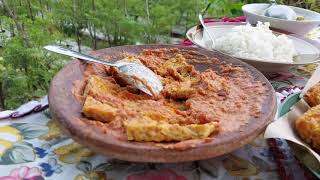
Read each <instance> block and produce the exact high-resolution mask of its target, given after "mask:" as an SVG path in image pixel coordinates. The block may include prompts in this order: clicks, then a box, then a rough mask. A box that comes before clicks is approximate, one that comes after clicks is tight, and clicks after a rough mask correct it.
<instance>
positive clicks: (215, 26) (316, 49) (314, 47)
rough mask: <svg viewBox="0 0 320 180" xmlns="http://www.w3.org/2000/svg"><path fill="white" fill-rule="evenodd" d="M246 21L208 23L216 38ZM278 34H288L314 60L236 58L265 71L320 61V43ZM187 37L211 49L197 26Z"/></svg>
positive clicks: (298, 49) (282, 69) (292, 35)
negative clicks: (285, 61) (274, 60)
mask: <svg viewBox="0 0 320 180" xmlns="http://www.w3.org/2000/svg"><path fill="white" fill-rule="evenodd" d="M245 24H246V23H217V22H214V23H207V24H206V25H207V27H208V29H209V31H210V33H211V34H212V35H214V37H215V38H219V37H221V36H224V35H226V34H227V33H228V32H230V31H231V29H232V28H233V27H235V26H239V25H245ZM273 32H274V33H275V34H276V35H280V34H286V35H287V36H288V38H289V39H291V40H292V42H293V44H294V46H295V48H296V50H297V52H298V54H314V56H310V57H309V58H310V59H312V61H311V62H310V61H308V59H309V58H308V59H305V60H304V59H300V60H297V62H294V63H281V62H269V61H265V60H256V59H243V58H240V57H236V56H233V57H235V58H238V59H241V60H243V61H245V62H247V63H249V64H251V65H253V66H254V67H256V68H257V69H259V70H261V71H264V72H275V71H286V70H288V69H289V68H290V67H292V66H295V65H303V64H310V63H315V62H317V61H319V60H320V59H317V57H319V54H320V45H319V43H317V42H316V41H312V40H310V39H306V38H303V37H301V36H298V35H295V34H290V35H288V34H289V33H281V32H279V31H277V30H274V31H273ZM187 37H188V39H189V40H190V41H192V42H193V43H194V44H196V45H197V46H200V47H202V48H205V49H209V48H207V47H206V46H205V43H204V41H203V36H202V29H197V27H193V28H191V29H190V30H189V31H188V32H187Z"/></svg>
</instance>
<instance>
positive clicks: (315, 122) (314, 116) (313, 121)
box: [295, 105, 320, 152]
mask: <svg viewBox="0 0 320 180" xmlns="http://www.w3.org/2000/svg"><path fill="white" fill-rule="evenodd" d="M295 126H296V130H297V132H298V134H299V136H300V137H301V138H302V139H303V140H304V141H305V142H306V143H308V144H310V146H311V147H312V148H314V149H315V150H316V151H318V152H320V105H317V106H315V107H312V108H311V109H309V110H308V111H307V112H306V113H304V114H303V115H302V116H301V117H300V118H299V119H298V120H296V122H295Z"/></svg>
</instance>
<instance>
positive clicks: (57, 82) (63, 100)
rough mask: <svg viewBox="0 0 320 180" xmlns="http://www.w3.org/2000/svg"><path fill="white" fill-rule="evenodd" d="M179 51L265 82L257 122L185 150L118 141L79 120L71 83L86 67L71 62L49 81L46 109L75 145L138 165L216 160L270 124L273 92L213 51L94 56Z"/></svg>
mask: <svg viewBox="0 0 320 180" xmlns="http://www.w3.org/2000/svg"><path fill="white" fill-rule="evenodd" d="M157 48H179V49H184V50H192V51H196V52H198V53H200V54H203V55H206V56H209V57H216V58H218V59H219V60H220V61H224V62H226V63H232V64H233V65H236V66H241V67H244V68H245V69H246V70H247V71H249V72H250V73H251V74H252V75H253V77H255V79H256V80H259V81H262V82H265V84H266V87H267V88H268V92H267V98H266V99H265V100H264V102H263V104H262V113H261V116H260V117H259V118H258V119H254V118H252V119H250V120H249V122H248V123H247V124H246V125H244V126H243V127H242V128H241V129H238V130H237V131H233V132H229V133H219V134H218V135H216V136H214V138H213V140H212V141H211V142H208V143H203V144H198V145H197V146H196V147H194V148H191V149H186V150H174V149H164V148H161V147H159V146H155V144H154V143H143V142H129V141H120V140H118V139H116V138H114V137H113V136H112V135H110V134H108V133H103V132H102V131H100V130H98V129H97V128H95V127H93V126H91V125H88V124H87V123H85V122H84V120H80V119H79V118H81V117H82V114H81V108H82V105H81V104H80V103H79V102H78V100H77V99H76V98H75V97H74V95H73V94H72V92H71V89H72V87H73V82H74V81H75V80H79V79H82V78H83V74H82V73H83V71H84V69H85V66H86V64H85V63H82V62H80V61H78V60H73V61H71V62H70V63H69V64H67V65H66V66H65V67H64V68H63V69H62V70H61V71H60V72H59V73H58V74H57V75H56V76H55V77H54V79H53V80H52V82H51V86H50V92H49V106H50V111H51V113H52V116H53V118H54V119H56V120H57V121H58V122H59V123H60V124H61V125H62V127H63V128H64V129H65V130H66V132H68V133H69V134H70V135H71V136H72V137H73V138H74V139H75V140H76V141H77V142H78V143H81V144H83V145H85V146H87V147H89V148H90V149H92V150H94V151H96V152H98V153H101V154H104V155H106V156H109V157H113V158H117V159H121V160H127V161H139V162H182V161H192V160H200V159H207V158H212V157H216V156H219V155H222V154H226V153H229V152H231V151H233V150H235V149H238V148H240V147H241V146H243V145H245V144H247V143H249V142H250V141H252V140H253V139H254V138H255V137H256V136H258V135H259V134H260V133H261V132H262V131H263V130H264V129H265V127H266V126H267V124H268V123H270V122H271V121H272V120H273V118H274V116H275V113H276V98H275V93H274V90H273V88H272V86H271V84H270V83H269V82H268V80H267V79H266V78H265V77H264V76H263V75H262V74H261V73H260V72H259V71H257V70H256V69H255V68H253V67H252V66H250V65H248V64H246V63H243V62H241V61H239V60H237V59H234V58H232V57H229V56H226V55H224V54H222V53H220V52H217V51H208V50H205V49H201V48H194V47H182V46H174V45H140V46H121V47H113V48H108V49H102V50H98V51H95V52H94V54H95V55H96V56H112V57H113V58H116V57H117V56H118V57H119V55H120V54H122V53H123V52H129V53H140V52H142V50H143V49H157ZM216 66H218V65H212V64H211V65H208V64H199V65H197V66H195V67H196V69H198V70H200V71H203V70H205V69H208V68H213V69H215V68H216Z"/></svg>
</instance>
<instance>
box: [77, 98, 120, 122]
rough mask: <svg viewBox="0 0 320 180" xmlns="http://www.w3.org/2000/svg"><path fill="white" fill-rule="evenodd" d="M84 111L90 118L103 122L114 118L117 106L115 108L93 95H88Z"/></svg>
mask: <svg viewBox="0 0 320 180" xmlns="http://www.w3.org/2000/svg"><path fill="white" fill-rule="evenodd" d="M82 112H83V113H84V115H86V116H87V117H89V118H93V119H95V120H98V121H102V122H110V121H112V120H113V119H114V117H115V115H116V112H117V108H114V107H112V106H110V105H109V104H103V103H101V102H100V101H97V100H95V99H94V98H93V97H91V96H88V97H87V98H86V101H85V103H84V105H83V108H82Z"/></svg>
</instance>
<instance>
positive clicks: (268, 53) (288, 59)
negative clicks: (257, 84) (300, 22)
mask: <svg viewBox="0 0 320 180" xmlns="http://www.w3.org/2000/svg"><path fill="white" fill-rule="evenodd" d="M206 25H207V27H208V29H209V32H210V34H211V35H212V36H213V37H214V39H215V44H214V45H210V43H208V42H209V41H210V39H209V36H208V34H207V33H206V32H203V31H202V29H199V28H198V27H193V28H191V29H190V30H189V31H188V32H187V37H188V39H189V40H191V41H192V42H193V43H194V44H196V45H198V46H200V47H202V48H206V49H209V50H218V51H220V52H223V53H225V54H228V55H230V56H233V57H235V58H238V59H241V60H243V61H245V62H247V63H249V64H251V65H253V66H255V67H256V68H257V69H259V70H261V71H267V72H274V71H286V70H288V69H289V68H290V67H292V66H296V65H302V64H309V63H314V62H317V61H319V59H318V57H319V54H320V44H319V43H318V42H316V41H313V40H310V39H307V38H304V37H301V36H298V35H295V34H290V33H281V32H279V31H276V30H270V28H269V23H260V22H259V23H258V24H257V25H256V26H252V25H250V24H246V23H207V24H206ZM299 54H307V55H308V59H301V58H299V56H297V55H299ZM305 57H306V56H305ZM310 59H311V60H312V61H310Z"/></svg>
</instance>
